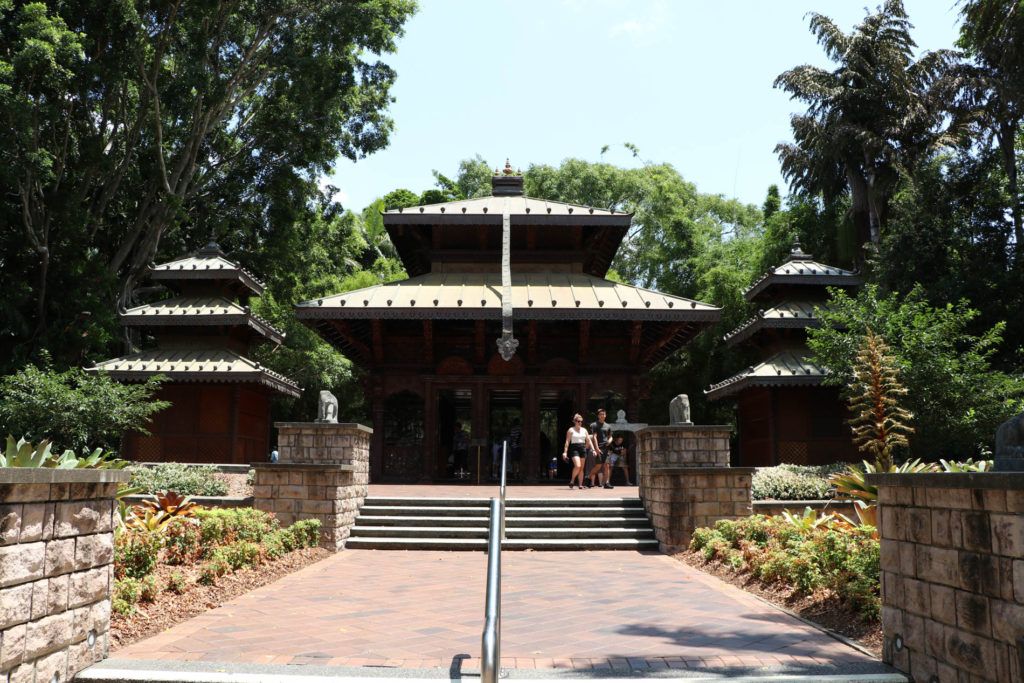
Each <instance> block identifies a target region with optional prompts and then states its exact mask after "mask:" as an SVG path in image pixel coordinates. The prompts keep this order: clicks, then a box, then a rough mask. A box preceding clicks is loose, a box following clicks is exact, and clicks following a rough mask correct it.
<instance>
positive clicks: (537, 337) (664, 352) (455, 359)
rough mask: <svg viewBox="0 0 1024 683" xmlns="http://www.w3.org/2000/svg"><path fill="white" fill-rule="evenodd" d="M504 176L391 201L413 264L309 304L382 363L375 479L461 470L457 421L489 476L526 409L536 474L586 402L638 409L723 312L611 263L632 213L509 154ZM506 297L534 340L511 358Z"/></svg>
mask: <svg viewBox="0 0 1024 683" xmlns="http://www.w3.org/2000/svg"><path fill="white" fill-rule="evenodd" d="M492 191H493V196H491V197H481V198H478V199H468V200H462V201H455V202H447V203H442V204H431V205H426V206H416V207H411V208H407V209H397V210H392V211H387V212H384V214H383V220H384V226H385V227H386V229H387V231H388V234H389V235H390V237H391V240H392V242H393V243H394V245H395V247H396V249H397V250H398V253H399V256H400V257H401V259H402V262H403V263H404V264H405V268H406V271H407V272H408V273H409V279H407V280H402V281H399V282H391V283H387V284H383V285H377V286H374V287H368V288H365V289H360V290H356V291H352V292H346V293H344V294H337V295H334V296H329V297H324V298H323V299H317V300H313V301H305V302H302V303H299V304H296V306H295V309H296V316H297V317H298V319H299V320H301V321H302V322H303V323H305V324H306V325H308V326H309V327H311V328H312V329H314V330H315V331H316V332H317V333H318V334H320V335H321V336H322V337H323V338H324V339H326V340H327V341H329V342H330V343H331V344H332V345H333V346H334V347H335V348H337V349H338V350H339V351H341V352H342V353H344V354H345V355H346V356H347V357H348V358H350V359H351V360H352V361H353V362H354V363H356V364H358V365H359V366H361V367H362V368H364V369H365V370H366V372H367V382H368V395H369V398H370V400H371V402H372V415H373V426H374V434H373V443H372V446H371V451H370V473H371V480H372V481H377V482H381V481H417V480H418V481H435V480H442V479H445V478H448V477H449V476H450V473H451V468H450V458H449V456H450V455H451V449H452V445H453V438H452V437H453V433H454V428H455V424H456V423H459V424H461V425H463V427H464V428H465V429H467V430H468V431H469V433H470V436H471V438H472V442H471V443H472V445H473V448H472V449H471V453H470V458H469V461H470V469H472V470H473V471H474V475H475V477H479V476H480V474H481V473H480V471H479V470H478V468H477V465H476V462H477V455H478V453H477V450H476V449H477V448H479V449H481V451H480V453H479V455H480V457H481V462H482V463H485V464H484V465H482V466H481V467H480V469H481V470H483V471H484V477H486V465H489V463H490V456H489V451H488V449H486V448H485V446H486V444H487V443H488V440H490V439H494V438H500V437H503V436H506V435H508V434H509V432H510V430H511V427H512V425H513V424H514V422H515V420H519V421H520V423H521V425H522V429H523V443H522V449H523V475H524V477H525V478H526V479H535V478H536V477H537V476H538V475H539V474H540V472H541V471H542V470H541V466H542V462H543V463H544V467H545V468H546V466H547V465H546V463H547V461H548V460H549V459H550V458H551V457H552V455H554V454H555V452H556V451H557V453H559V454H560V453H561V443H560V439H562V438H564V437H563V435H564V434H565V430H566V429H567V428H568V426H569V424H570V418H571V416H572V414H573V413H574V412H581V413H584V414H586V413H587V412H588V407H590V408H593V409H596V407H597V406H598V405H600V406H606V407H607V408H608V409H609V411H611V409H612V408H613V407H616V408H617V407H623V408H625V410H626V414H627V416H628V418H629V419H630V420H633V421H636V420H637V419H638V417H639V415H638V414H637V413H638V409H639V401H640V399H641V398H643V397H644V391H645V389H644V387H645V384H644V381H643V379H642V376H643V375H644V373H646V372H647V371H648V370H650V369H651V368H652V367H653V366H654V365H656V364H657V363H659V362H660V361H661V360H663V359H664V358H666V357H667V356H668V355H669V354H671V353H672V352H673V351H675V350H677V349H679V348H680V347H681V346H683V345H684V344H686V343H687V342H688V341H690V340H691V339H692V338H693V337H694V336H695V335H696V334H697V333H699V332H700V331H701V330H702V329H703V328H704V327H706V326H708V325H710V324H711V323H713V322H714V321H716V320H717V319H718V317H719V314H720V312H721V309H719V308H716V307H714V306H711V305H709V304H706V303H701V302H699V301H692V300H690V299H684V298H682V297H677V296H670V295H668V294H662V293H660V292H655V291H651V290H647V289H642V288H639V287H632V286H630V285H625V284H621V283H618V282H613V281H610V280H606V279H604V276H605V274H606V273H607V271H608V268H609V266H610V264H611V262H612V258H613V257H614V256H615V253H616V251H617V250H618V248H619V245H620V244H621V242H622V239H623V237H625V235H626V232H627V230H628V229H629V226H630V222H631V220H632V214H626V213H622V212H617V211H615V210H605V209H598V208H593V207H588V206H579V205H574V204H564V203H561V202H553V201H547V200H543V199H535V198H532V197H526V196H525V195H524V194H523V177H522V176H521V175H518V174H516V173H514V172H513V171H512V169H511V168H510V167H509V166H508V165H506V168H505V171H504V173H503V174H496V175H495V176H494V178H493V179H492ZM505 234H507V235H508V247H507V253H506V254H505V256H507V257H508V261H507V262H508V264H509V268H508V273H507V275H508V280H509V281H508V282H507V283H506V284H507V285H508V287H507V288H503V282H502V260H503V235H505ZM503 291H504V293H505V294H504V297H503ZM503 298H504V301H505V302H509V301H510V302H511V306H512V309H511V321H509V320H508V319H507V318H506V329H509V327H508V324H509V323H510V324H511V328H510V329H511V331H512V334H513V336H514V337H515V339H517V340H518V341H519V346H518V349H517V350H516V352H515V353H514V355H512V356H511V358H510V359H509V360H504V359H503V357H502V355H501V354H500V353H499V352H498V346H497V345H496V343H495V342H496V341H497V340H498V339H499V337H501V336H502V329H503V312H502V303H503ZM507 313H509V311H508V309H507V308H506V314H507ZM610 404H614V406H613V405H610ZM590 412H591V415H587V418H588V420H589V419H591V417H592V411H590ZM611 419H614V412H612V418H611Z"/></svg>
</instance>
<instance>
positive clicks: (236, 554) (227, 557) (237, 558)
mask: <svg viewBox="0 0 1024 683" xmlns="http://www.w3.org/2000/svg"><path fill="white" fill-rule="evenodd" d="M218 552H219V553H221V554H222V557H223V559H224V561H225V562H227V563H228V565H229V566H230V567H231V568H232V569H241V568H242V567H251V566H253V565H255V564H259V561H260V547H259V546H258V545H256V544H255V543H253V542H252V541H236V542H234V543H232V544H231V545H228V546H225V547H223V548H221V549H220V550H219V551H218ZM215 557H216V555H215Z"/></svg>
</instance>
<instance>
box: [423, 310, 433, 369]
mask: <svg viewBox="0 0 1024 683" xmlns="http://www.w3.org/2000/svg"><path fill="white" fill-rule="evenodd" d="M423 360H424V361H425V362H426V364H427V365H433V364H434V321H433V320H424V321H423Z"/></svg>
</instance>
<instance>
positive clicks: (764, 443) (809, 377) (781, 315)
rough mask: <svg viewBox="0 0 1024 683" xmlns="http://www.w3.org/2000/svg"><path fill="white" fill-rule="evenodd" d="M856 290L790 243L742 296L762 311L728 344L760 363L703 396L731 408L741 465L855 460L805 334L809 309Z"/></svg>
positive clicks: (838, 406)
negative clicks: (840, 290) (836, 293)
mask: <svg viewBox="0 0 1024 683" xmlns="http://www.w3.org/2000/svg"><path fill="white" fill-rule="evenodd" d="M860 284H861V278H860V276H859V275H858V274H857V273H856V272H853V271H849V270H843V269H842V268H836V267H834V266H828V265H824V264H821V263H818V262H817V261H815V260H814V259H813V257H812V256H811V255H810V254H806V253H804V252H803V250H801V248H800V243H799V242H795V243H794V245H793V249H792V251H791V252H790V254H789V256H788V257H787V258H786V260H785V261H784V262H783V263H782V265H780V266H778V267H775V268H772V269H770V270H769V271H768V272H767V273H765V274H764V275H763V276H762V277H761V278H760V279H759V280H758V281H757V282H755V283H754V284H753V285H752V286H751V287H750V288H749V289H747V291H746V292H745V293H744V294H745V296H746V299H747V301H750V302H755V301H756V302H759V303H762V304H763V305H764V306H765V307H764V308H763V309H761V310H760V311H758V313H757V315H755V316H754V317H753V318H751V319H750V320H748V321H747V322H745V323H744V324H743V325H741V326H740V327H739V328H737V329H736V330H734V331H732V332H730V333H729V334H727V335H726V336H725V341H726V343H727V344H728V345H729V346H735V345H737V344H742V343H745V344H748V345H752V346H754V347H756V348H757V350H758V352H759V354H760V356H761V362H760V363H758V364H757V365H753V366H751V367H749V368H747V369H746V370H744V371H743V372H740V373H738V374H736V375H734V376H732V377H730V378H729V379H726V380H724V381H722V382H719V383H717V384H714V385H712V386H711V388H710V389H708V390H707V391H706V392H705V393H706V394H707V397H708V399H709V400H712V401H717V400H722V399H726V398H731V399H734V400H735V401H736V403H737V432H738V435H739V452H738V458H737V462H735V463H734V464H736V465H738V466H741V467H768V466H772V465H778V464H780V463H792V464H797V465H819V464H826V463H833V462H844V461H845V462H851V461H855V460H857V452H856V449H855V448H854V446H853V442H852V440H851V437H850V429H849V427H847V426H846V424H845V420H846V419H847V414H846V409H845V406H844V405H843V402H842V400H841V399H840V396H839V388H838V387H829V386H824V385H823V384H822V382H823V380H824V379H825V369H824V368H823V367H821V366H820V365H818V364H817V363H815V362H814V361H812V360H811V359H810V352H809V351H808V349H807V328H809V327H811V326H813V325H816V324H818V321H817V318H816V316H815V308H817V307H822V306H825V305H826V304H827V302H828V291H827V288H828V287H844V288H852V287H857V286H859V285H860Z"/></svg>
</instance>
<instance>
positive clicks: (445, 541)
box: [345, 536, 658, 550]
mask: <svg viewBox="0 0 1024 683" xmlns="http://www.w3.org/2000/svg"><path fill="white" fill-rule="evenodd" d="M345 547H346V548H353V549H367V550H370V549H373V550H387V549H391V550H487V539H486V538H479V539H476V538H436V537H435V538H388V537H386V536H352V537H350V538H349V539H348V540H347V541H345ZM501 547H502V549H503V550H657V549H658V542H657V541H656V540H654V539H635V538H611V539H606V538H600V539H579V538H574V539H547V538H524V539H512V538H510V539H508V540H506V541H504V542H503V543H502V544H501Z"/></svg>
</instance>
